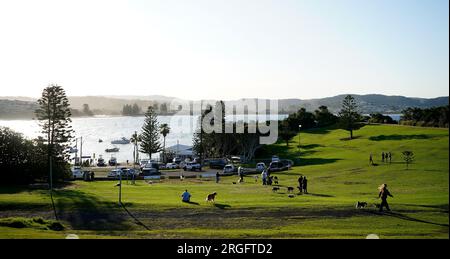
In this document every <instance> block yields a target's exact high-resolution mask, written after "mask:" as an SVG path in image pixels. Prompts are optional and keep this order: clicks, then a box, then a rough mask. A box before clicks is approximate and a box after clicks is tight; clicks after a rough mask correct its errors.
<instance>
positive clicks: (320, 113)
mask: <svg viewBox="0 0 450 259" xmlns="http://www.w3.org/2000/svg"><path fill="white" fill-rule="evenodd" d="M314 117H315V119H316V121H317V127H326V126H330V125H333V124H335V123H336V121H337V117H336V116H335V115H334V114H332V113H331V112H330V111H329V110H328V107H327V106H324V105H322V106H320V107H319V109H318V110H316V111H314Z"/></svg>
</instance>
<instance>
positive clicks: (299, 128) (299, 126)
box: [298, 125, 302, 151]
mask: <svg viewBox="0 0 450 259" xmlns="http://www.w3.org/2000/svg"><path fill="white" fill-rule="evenodd" d="M301 129H302V125H298V150H299V151H300V130H301Z"/></svg>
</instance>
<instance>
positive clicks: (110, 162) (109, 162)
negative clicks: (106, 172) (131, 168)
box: [108, 157, 117, 166]
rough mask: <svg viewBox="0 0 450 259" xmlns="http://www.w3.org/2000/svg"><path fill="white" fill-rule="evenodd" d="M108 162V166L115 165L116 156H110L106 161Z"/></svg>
mask: <svg viewBox="0 0 450 259" xmlns="http://www.w3.org/2000/svg"><path fill="white" fill-rule="evenodd" d="M108 164H109V165H110V166H115V165H117V158H115V157H111V158H110V159H109V161H108Z"/></svg>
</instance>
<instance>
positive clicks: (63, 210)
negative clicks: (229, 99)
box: [0, 125, 449, 238]
mask: <svg viewBox="0 0 450 259" xmlns="http://www.w3.org/2000/svg"><path fill="white" fill-rule="evenodd" d="M354 135H355V136H356V139H354V140H351V141H349V140H346V139H347V138H348V133H347V132H346V131H343V130H331V129H330V130H311V131H306V132H302V133H301V136H300V137H301V148H300V150H299V149H298V147H297V146H298V142H297V141H298V136H297V137H295V138H293V139H292V142H291V143H290V147H289V148H286V145H285V144H281V143H280V144H275V145H271V146H269V147H267V148H266V149H265V152H266V153H268V154H277V155H279V156H280V157H282V158H291V159H299V161H300V164H299V165H297V166H295V167H294V168H293V169H292V170H289V171H285V172H281V173H277V174H275V175H276V176H277V177H278V178H279V183H280V191H279V192H277V193H276V192H273V191H272V187H269V186H262V185H261V181H260V180H258V182H257V183H255V180H254V178H253V176H247V177H245V182H244V183H243V184H233V182H236V181H237V177H236V176H230V177H223V178H222V181H221V182H220V183H219V184H216V183H215V182H214V181H213V180H208V179H191V180H184V181H180V180H163V181H161V182H154V183H153V184H148V183H146V182H144V181H138V182H137V184H136V185H130V184H126V183H124V185H123V201H124V203H125V208H126V209H124V208H121V207H119V206H117V196H118V189H117V187H114V184H115V182H93V183H91V182H75V183H74V184H71V185H68V186H65V187H61V188H60V189H58V190H57V191H56V192H55V205H56V208H57V212H58V217H59V218H60V220H61V222H62V223H63V224H64V226H65V227H66V228H65V230H63V231H52V230H43V229H39V228H32V227H29V228H14V227H11V226H8V225H2V224H1V220H0V238H17V237H19V238H21V237H27V238H32V237H49V238H61V237H64V236H65V235H66V234H69V233H75V234H78V235H80V236H81V238H101V237H121V238H122V237H133V238H136V237H137V238H140V237H146V238H152V237H157V238H174V237H177V238H179V237H184V238H202V237H203V238H209V237H216V238H224V237H225V238H228V237H231V238H267V237H269V238H365V237H366V236H367V235H368V234H371V233H375V234H377V235H379V236H380V237H381V238H448V237H449V232H448V230H449V216H448V200H449V191H448V190H449V182H448V181H449V175H448V174H449V159H448V158H449V157H448V155H449V154H448V143H449V142H448V141H449V139H448V135H449V131H448V129H429V128H415V127H405V126H384V125H369V126H366V127H363V128H362V129H360V130H358V131H356V132H355V134H354ZM404 150H411V151H413V152H414V153H415V161H414V163H413V164H411V165H410V168H409V170H406V165H405V164H404V162H403V161H402V158H401V152H402V151H404ZM383 151H384V152H392V154H393V160H392V163H386V162H382V161H381V152H383ZM370 153H372V154H373V156H374V160H375V163H376V164H377V165H376V166H371V165H369V155H370ZM299 175H304V176H307V178H308V180H309V181H308V190H309V194H306V195H305V194H303V195H297V193H296V194H295V196H294V197H293V198H290V197H288V193H287V189H286V187H287V186H293V187H295V186H297V178H298V177H299ZM382 183H387V184H388V187H389V190H390V191H391V193H392V194H393V195H394V198H390V199H389V203H390V206H391V209H392V213H378V211H377V209H376V208H375V206H374V204H375V203H379V202H380V201H379V200H378V199H377V195H378V190H377V187H378V186H379V185H380V184H382ZM185 189H188V190H189V191H190V192H191V193H192V195H193V197H192V201H193V203H191V204H185V203H182V202H180V195H181V193H182V192H183V191H184V190H185ZM214 191H216V192H217V193H218V196H217V200H216V203H215V204H209V203H207V202H205V200H204V199H205V197H206V195H207V194H208V193H211V192H214ZM357 201H366V202H368V204H369V206H368V208H365V209H360V210H358V209H355V203H356V202H357ZM0 217H1V218H7V220H9V221H10V220H11V218H14V217H43V218H46V219H51V218H52V217H53V214H52V210H51V203H50V200H49V198H48V195H47V192H46V191H43V190H30V189H25V188H19V187H14V188H13V187H9V188H0ZM17 219H20V218H17Z"/></svg>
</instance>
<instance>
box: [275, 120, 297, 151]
mask: <svg viewBox="0 0 450 259" xmlns="http://www.w3.org/2000/svg"><path fill="white" fill-rule="evenodd" d="M295 135H297V134H296V132H295V131H293V130H291V129H290V128H289V123H288V122H287V121H282V122H281V123H280V129H279V130H278V136H279V137H280V139H282V140H283V141H286V147H289V140H291V138H293V137H294V136H295Z"/></svg>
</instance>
